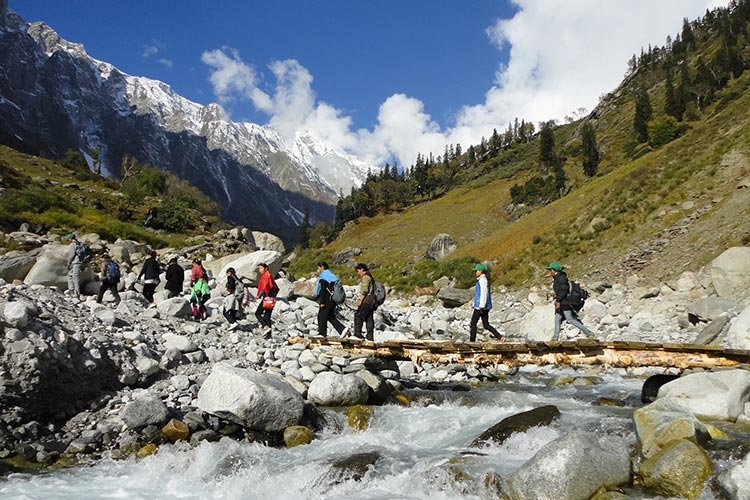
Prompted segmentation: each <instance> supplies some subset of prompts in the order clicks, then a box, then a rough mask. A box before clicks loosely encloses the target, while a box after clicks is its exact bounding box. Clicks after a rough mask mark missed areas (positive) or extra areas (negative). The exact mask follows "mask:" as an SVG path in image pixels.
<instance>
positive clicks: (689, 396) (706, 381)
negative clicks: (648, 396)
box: [658, 369, 750, 420]
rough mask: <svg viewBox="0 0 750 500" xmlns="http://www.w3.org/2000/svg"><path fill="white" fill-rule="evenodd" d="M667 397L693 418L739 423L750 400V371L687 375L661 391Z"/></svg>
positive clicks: (665, 386)
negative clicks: (693, 416)
mask: <svg viewBox="0 0 750 500" xmlns="http://www.w3.org/2000/svg"><path fill="white" fill-rule="evenodd" d="M658 398H659V399H661V398H666V399H668V400H669V401H670V402H671V403H673V404H674V405H676V406H678V407H681V408H683V409H684V410H685V411H687V412H689V413H692V414H693V415H696V416H699V417H706V418H714V419H720V420H735V419H736V418H737V417H738V416H739V415H740V414H742V413H743V411H744V409H745V403H747V401H748V399H750V371H747V370H740V369H736V370H722V371H717V372H701V373H691V374H689V375H684V376H682V377H680V378H678V379H675V380H673V381H672V382H668V383H666V384H664V385H663V386H661V388H660V389H659V394H658Z"/></svg>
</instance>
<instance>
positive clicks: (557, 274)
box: [547, 261, 594, 342]
mask: <svg viewBox="0 0 750 500" xmlns="http://www.w3.org/2000/svg"><path fill="white" fill-rule="evenodd" d="M547 269H548V270H549V274H550V276H552V280H553V281H552V290H553V292H554V293H555V333H554V335H553V336H552V340H553V341H555V342H556V341H558V340H559V339H560V329H561V328H562V322H563V321H567V322H568V323H570V324H571V325H573V326H575V327H576V328H578V329H579V330H581V332H583V334H584V335H586V336H587V337H589V338H592V337H593V336H594V332H592V331H591V330H589V329H588V328H586V327H585V326H583V323H581V322H580V321H578V318H577V317H576V311H575V310H574V309H573V307H572V306H571V303H570V296H569V295H570V281H568V275H567V273H566V272H565V271H563V269H565V267H564V266H563V265H562V264H561V263H559V262H557V261H554V262H551V263H550V264H549V265H548V266H547Z"/></svg>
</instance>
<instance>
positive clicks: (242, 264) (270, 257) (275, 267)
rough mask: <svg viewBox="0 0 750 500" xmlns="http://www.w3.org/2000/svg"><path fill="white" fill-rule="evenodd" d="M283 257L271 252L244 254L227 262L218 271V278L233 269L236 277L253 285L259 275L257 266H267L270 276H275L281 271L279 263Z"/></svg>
mask: <svg viewBox="0 0 750 500" xmlns="http://www.w3.org/2000/svg"><path fill="white" fill-rule="evenodd" d="M283 260H284V257H283V256H282V255H281V254H280V253H279V252H275V251H273V250H258V251H256V252H252V253H248V254H244V255H242V256H241V257H238V258H237V259H235V260H233V261H231V262H227V263H226V264H224V267H222V268H221V271H219V276H221V277H223V276H225V275H226V274H227V269H229V268H230V267H233V268H234V270H235V271H236V272H237V276H240V277H242V278H246V279H248V280H249V281H250V284H252V285H255V284H257V282H258V278H259V277H260V273H259V272H258V266H259V265H260V264H263V263H265V264H267V265H268V268H269V269H270V271H271V274H272V275H274V276H275V275H276V273H278V272H279V270H280V269H281V263H282V262H283Z"/></svg>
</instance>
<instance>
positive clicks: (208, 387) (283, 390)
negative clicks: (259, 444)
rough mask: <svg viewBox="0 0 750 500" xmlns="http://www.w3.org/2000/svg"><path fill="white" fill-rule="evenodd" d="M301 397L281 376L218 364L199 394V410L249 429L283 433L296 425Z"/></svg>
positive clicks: (298, 418)
mask: <svg viewBox="0 0 750 500" xmlns="http://www.w3.org/2000/svg"><path fill="white" fill-rule="evenodd" d="M304 404H305V403H304V400H303V399H302V396H300V394H299V393H298V392H297V391H296V390H295V389H294V388H293V387H292V386H291V385H289V384H288V383H287V382H286V381H284V380H283V379H282V378H281V377H279V376H278V375H274V374H269V373H258V372H255V371H252V370H245V369H241V368H234V367H232V366H229V365H225V364H217V365H215V366H214V367H213V370H212V371H211V374H210V375H209V376H208V378H207V379H206V380H205V381H204V382H203V385H202V386H201V388H200V391H199V392H198V408H200V409H201V410H203V411H205V412H206V413H210V414H212V415H217V416H219V417H222V418H226V419H228V420H231V421H232V422H236V423H238V424H240V425H243V426H245V427H247V428H249V429H256V430H262V431H280V430H283V429H285V428H287V427H289V426H290V425H296V424H297V423H299V421H300V419H301V418H302V413H303V409H304Z"/></svg>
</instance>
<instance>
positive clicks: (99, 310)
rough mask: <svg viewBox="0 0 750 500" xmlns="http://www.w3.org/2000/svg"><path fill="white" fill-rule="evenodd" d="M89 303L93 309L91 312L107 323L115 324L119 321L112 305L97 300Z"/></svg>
mask: <svg viewBox="0 0 750 500" xmlns="http://www.w3.org/2000/svg"><path fill="white" fill-rule="evenodd" d="M87 305H88V306H89V309H90V310H91V314H92V315H93V316H94V317H96V318H97V319H98V320H99V321H101V322H102V323H104V324H105V325H114V324H115V322H116V321H117V318H116V317H115V312H114V311H113V310H112V308H111V307H109V306H105V305H104V304H98V303H96V302H89V303H87Z"/></svg>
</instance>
